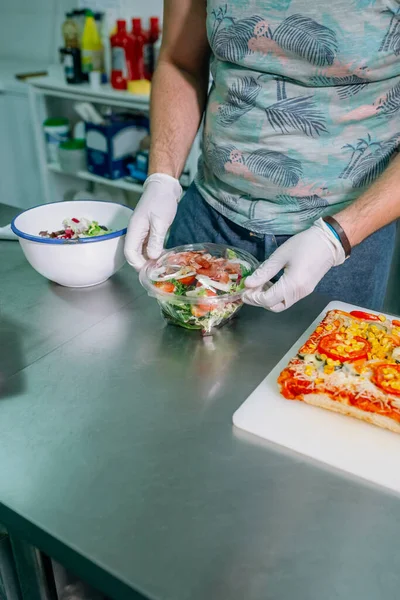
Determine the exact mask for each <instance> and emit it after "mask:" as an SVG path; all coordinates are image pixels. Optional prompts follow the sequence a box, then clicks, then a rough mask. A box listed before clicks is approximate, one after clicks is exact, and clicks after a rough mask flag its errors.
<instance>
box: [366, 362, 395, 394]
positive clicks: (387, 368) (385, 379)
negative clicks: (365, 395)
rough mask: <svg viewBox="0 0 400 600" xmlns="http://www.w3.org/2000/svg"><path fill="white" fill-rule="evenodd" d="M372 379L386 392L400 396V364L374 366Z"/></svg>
mask: <svg viewBox="0 0 400 600" xmlns="http://www.w3.org/2000/svg"><path fill="white" fill-rule="evenodd" d="M372 381H373V383H375V385H377V386H378V387H379V388H381V390H383V391H384V392H387V393H388V394H394V395H395V396H400V365H390V364H384V365H378V366H377V367H375V368H374V374H373V375H372Z"/></svg>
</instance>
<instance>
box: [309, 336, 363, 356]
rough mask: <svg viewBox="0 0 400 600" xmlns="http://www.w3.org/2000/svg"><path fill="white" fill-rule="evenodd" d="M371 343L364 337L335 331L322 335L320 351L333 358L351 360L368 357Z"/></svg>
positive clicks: (319, 345)
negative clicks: (350, 335)
mask: <svg viewBox="0 0 400 600" xmlns="http://www.w3.org/2000/svg"><path fill="white" fill-rule="evenodd" d="M370 351H371V344H370V343H369V342H368V341H367V340H364V339H363V338H362V337H359V336H357V335H356V336H354V337H348V336H346V335H345V334H341V333H337V332H333V333H330V334H328V335H325V336H324V337H322V338H321V339H320V341H319V344H318V352H319V353H320V354H325V356H327V357H328V358H331V359H332V360H340V362H351V361H354V360H361V359H363V358H367V357H368V352H370Z"/></svg>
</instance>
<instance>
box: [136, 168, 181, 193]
mask: <svg viewBox="0 0 400 600" xmlns="http://www.w3.org/2000/svg"><path fill="white" fill-rule="evenodd" d="M152 183H159V184H161V185H164V186H168V188H169V189H171V190H172V192H173V193H174V195H175V196H176V199H177V200H179V198H180V197H181V195H182V187H181V184H180V183H179V180H178V179H176V177H172V176H171V175H169V174H168V173H160V172H158V173H151V174H150V175H149V176H148V177H147V179H146V181H145V182H144V184H143V190H145V189H146V188H147V186H148V185H150V184H152Z"/></svg>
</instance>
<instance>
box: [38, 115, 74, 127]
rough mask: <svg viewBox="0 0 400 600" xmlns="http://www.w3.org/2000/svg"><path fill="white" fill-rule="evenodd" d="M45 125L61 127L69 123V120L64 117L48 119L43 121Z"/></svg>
mask: <svg viewBox="0 0 400 600" xmlns="http://www.w3.org/2000/svg"><path fill="white" fill-rule="evenodd" d="M43 125H44V126H45V127H60V125H69V120H68V119H65V118H63V117H58V118H55V119H46V120H45V121H43Z"/></svg>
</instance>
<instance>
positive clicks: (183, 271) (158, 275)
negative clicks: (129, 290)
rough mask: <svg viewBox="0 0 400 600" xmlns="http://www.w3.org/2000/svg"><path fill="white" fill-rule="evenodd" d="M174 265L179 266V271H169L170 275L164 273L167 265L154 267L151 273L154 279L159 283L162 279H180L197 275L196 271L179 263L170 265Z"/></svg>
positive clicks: (172, 266)
mask: <svg viewBox="0 0 400 600" xmlns="http://www.w3.org/2000/svg"><path fill="white" fill-rule="evenodd" d="M174 267H177V271H175V272H174V273H168V275H162V273H165V271H166V270H167V269H166V268H165V267H161V268H159V269H154V271H153V272H152V274H151V277H152V279H153V281H155V282H157V283H158V282H161V281H168V280H170V279H176V280H177V281H178V280H179V279H185V277H192V276H193V275H196V271H193V270H191V271H190V270H188V269H187V267H183V268H182V267H181V266H178V265H169V268H170V269H172V268H174Z"/></svg>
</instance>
